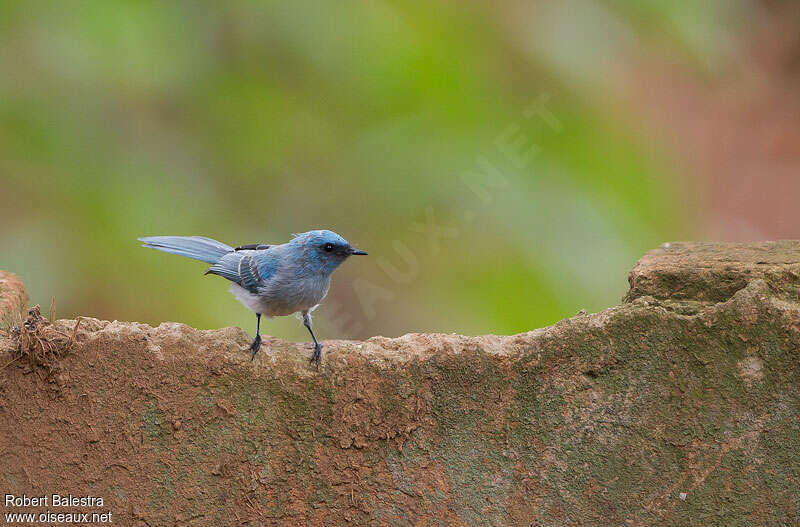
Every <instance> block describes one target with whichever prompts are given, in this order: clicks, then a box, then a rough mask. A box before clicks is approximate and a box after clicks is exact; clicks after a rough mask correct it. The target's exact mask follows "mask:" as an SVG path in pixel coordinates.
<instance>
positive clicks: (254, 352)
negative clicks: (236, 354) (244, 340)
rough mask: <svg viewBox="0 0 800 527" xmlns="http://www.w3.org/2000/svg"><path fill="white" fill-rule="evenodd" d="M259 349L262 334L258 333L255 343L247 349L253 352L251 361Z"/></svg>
mask: <svg viewBox="0 0 800 527" xmlns="http://www.w3.org/2000/svg"><path fill="white" fill-rule="evenodd" d="M259 349H261V335H256V338H254V339H253V343H252V344H250V347H249V348H247V349H246V350H245V351H252V352H253V354H252V355H250V360H251V361H252V360H253V359H255V358H256V353H258V350H259Z"/></svg>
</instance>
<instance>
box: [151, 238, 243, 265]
mask: <svg viewBox="0 0 800 527" xmlns="http://www.w3.org/2000/svg"><path fill="white" fill-rule="evenodd" d="M139 241H140V242H143V244H142V247H149V248H151V249H156V250H158V251H164V252H165V253H170V254H177V255H178V256H185V257H186V258H192V259H194V260H200V261H201V262H206V263H210V264H215V263H217V262H218V261H219V259H220V258H222V257H223V256H224V255H226V254H228V253H229V252H232V251H233V247H231V246H229V245H225V244H224V243H221V242H218V241H217V240H212V239H211V238H206V237H204V236H147V237H145V238H139Z"/></svg>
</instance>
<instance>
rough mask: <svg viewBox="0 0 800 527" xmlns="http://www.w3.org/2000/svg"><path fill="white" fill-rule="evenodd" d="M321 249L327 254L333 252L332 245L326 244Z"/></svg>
mask: <svg viewBox="0 0 800 527" xmlns="http://www.w3.org/2000/svg"><path fill="white" fill-rule="evenodd" d="M323 249H325V252H328V253H329V252H331V251H332V250H333V244H332V243H326V244H325V246H324V247H323Z"/></svg>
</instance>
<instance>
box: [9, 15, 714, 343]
mask: <svg viewBox="0 0 800 527" xmlns="http://www.w3.org/2000/svg"><path fill="white" fill-rule="evenodd" d="M726 5H727V4H726ZM726 5H723V4H721V3H715V2H711V3H698V2H688V1H687V2H677V3H676V2H656V1H648V2H626V1H623V0H607V1H606V2H605V3H594V2H584V1H577V0H571V1H569V2H567V3H566V4H562V3H554V2H553V3H549V2H533V3H530V4H527V3H524V2H518V3H509V4H508V5H507V6H504V7H502V8H501V7H498V6H495V5H494V4H492V3H488V2H487V3H486V4H477V3H461V2H441V1H434V2H420V1H411V2H396V1H369V2H367V1H362V2H245V1H237V0H233V1H229V2H225V3H223V4H218V3H215V2H213V3H212V2H205V3H204V2H186V1H183V2H180V1H178V2H152V1H122V0H105V1H103V2H99V1H84V2H44V1H37V0H26V1H10V0H6V1H4V2H2V3H0V222H2V228H0V268H5V269H9V270H11V271H14V272H17V273H19V274H20V275H22V276H23V278H24V279H25V281H26V283H27V284H28V287H29V290H30V293H31V296H32V299H33V301H34V302H39V303H41V304H42V305H43V306H48V305H49V304H50V298H51V296H55V298H56V304H57V306H58V313H57V314H58V316H73V315H76V314H82V315H94V316H98V317H101V318H108V319H135V320H141V321H145V322H149V323H158V322H160V321H164V320H177V321H181V322H186V323H188V324H192V325H195V326H198V327H207V328H208V327H219V326H224V325H233V324H236V325H241V326H243V327H245V328H246V329H247V330H248V331H251V330H252V329H254V328H253V327H252V326H253V325H254V320H253V318H254V317H252V315H251V314H250V313H249V312H247V311H246V310H245V309H244V308H243V307H242V306H240V305H239V304H238V303H237V302H236V301H235V300H234V299H233V297H232V296H230V295H228V293H227V292H226V290H227V284H226V283H224V281H223V280H221V279H218V278H216V277H203V275H202V273H203V270H204V266H203V264H201V263H198V262H192V261H189V260H185V259H181V258H178V257H175V256H170V255H165V254H161V253H158V252H155V251H149V250H144V249H141V248H139V244H138V243H137V242H136V238H137V237H138V236H142V235H154V234H203V235H207V236H211V237H214V238H217V239H219V240H222V241H225V242H227V243H229V244H234V245H235V244H241V243H248V242H256V241H257V242H282V241H285V240H287V239H288V237H289V235H290V233H292V232H300V231H304V230H308V229H311V228H317V227H327V228H331V229H333V230H336V231H337V232H339V233H341V234H342V235H344V236H345V237H346V238H348V239H349V240H350V241H351V242H353V244H354V245H357V246H358V247H363V248H364V249H367V250H369V252H370V256H369V257H368V258H364V259H358V260H354V261H350V262H348V263H347V264H346V265H345V266H344V267H343V268H342V269H341V270H340V271H338V272H337V274H336V275H335V279H334V283H333V288H332V291H331V294H330V296H329V301H327V302H326V304H323V307H322V308H320V310H319V311H318V312H317V313H318V317H317V320H318V324H319V326H320V328H321V330H320V334H321V335H323V336H324V337H325V338H335V337H363V336H369V335H373V334H384V335H397V334H401V333H403V332H406V331H430V330H436V331H457V332H463V333H473V334H475V333H511V332H520V331H525V330H529V329H532V328H535V327H538V326H542V325H545V324H548V323H552V322H554V321H556V320H558V319H559V318H562V317H565V316H569V315H572V314H574V313H575V312H576V311H578V310H579V309H581V308H586V309H589V310H597V309H600V308H603V307H605V306H608V305H611V304H614V303H616V302H617V301H618V300H619V298H620V297H621V296H622V294H623V293H624V291H625V290H626V281H625V276H626V272H627V270H628V269H629V268H630V267H631V266H632V265H633V263H634V262H635V261H636V259H637V258H638V257H639V256H640V255H641V254H642V253H643V252H644V251H646V250H648V249H650V248H653V247H654V246H657V245H658V244H660V243H662V242H663V241H666V240H669V239H674V238H684V237H691V234H692V230H691V228H690V225H691V223H692V218H691V217H687V216H686V211H685V210H683V209H681V207H680V204H679V196H678V193H677V192H676V188H677V187H676V172H677V171H676V169H675V167H674V163H673V162H672V161H671V160H670V159H669V157H668V156H667V155H666V154H665V153H664V152H663V151H661V149H660V148H659V147H658V146H657V145H653V144H648V143H647V142H646V140H645V139H642V138H641V136H640V135H639V134H638V133H637V131H636V129H635V127H632V126H631V123H634V122H635V121H636V116H635V115H629V114H628V113H627V112H626V111H625V109H623V108H619V107H615V106H614V105H613V104H608V101H607V100H606V98H604V97H603V95H602V93H598V91H599V90H598V89H597V86H598V81H599V80H601V79H602V77H603V75H604V71H603V68H597V67H594V68H592V67H589V66H590V65H592V64H594V65H595V66H596V65H597V64H602V61H601V62H598V60H601V59H604V60H614V59H615V55H614V54H615V53H617V52H618V51H619V49H618V46H631V45H635V46H647V45H653V46H664V45H665V44H664V43H665V42H666V43H667V44H666V45H667V46H668V47H669V49H671V50H672V52H673V53H675V54H687V55H695V56H704V57H709V56H713V53H715V52H716V49H714V48H713V46H712V47H711V48H706V47H704V43H706V42H708V41H710V40H713V39H716V38H717V37H716V35H717V33H718V32H719V30H720V28H719V24H722V23H723V20H724V18H723V17H722V16H721V15H720V14H721V13H723V12H724V13H727V11H726V9H728V7H726ZM556 6H561V7H556ZM564 6H567V7H566V8H565V7H564ZM554 9H559V10H560V11H559V13H560V14H558V13H557V14H558V16H557V17H556V18H553V17H552V16H551V17H549V18H548V15H547V14H548V13H551V14H552V11H553V10H554ZM598 10H601V11H602V13H603V15H602V17H600V18H598V17H597V12H598ZM542 20H545V21H547V23H548V24H550V22H553V26H552V27H553V28H556V29H559V28H568V27H570V26H572V33H569V32H568V33H567V34H566V35H565V37H564V38H563V39H561V40H560V41H559V40H558V38H556V39H555V40H552V39H551V40H550V41H543V40H538V41H537V40H536V39H538V38H539V37H540V36H541V35H542V34H540V33H537V34H536V35H532V34H529V28H536V27H540V26H541V22H542ZM598 20H599V21H601V22H602V23H601V24H599V25H598V24H597V21H598ZM698 20H699V21H702V23H698V22H697V21H698ZM556 21H557V22H558V24H561V26H559V25H557V24H556ZM581 24H583V26H581ZM621 29H624V32H627V33H628V34H629V35H631V37H630V38H633V39H634V41H633V43H631V41H628V40H625V39H622V40H620V39H619V37H620V35H621V34H622V33H621V31H620V30H621ZM576 33H577V35H576ZM637 35H638V36H637ZM653 35H662V36H664V37H665V38H663V39H651V38H650V37H652V36H653ZM545 36H546V35H545ZM556 36H557V35H556ZM573 37H577V38H578V40H577V41H576V40H575V39H574V38H573ZM584 37H585V38H584ZM609 42H612V43H614V46H617V47H609V45H608V43H609ZM581 53H583V54H584V55H585V57H584V60H583V62H581V61H580V60H577V59H576V57H577V58H580V56H581V55H580V54H581ZM599 53H605V55H603V56H602V57H600V56H599V55H598V54H599ZM565 64H566V67H565V66H564V65H565ZM570 67H571V68H572V71H573V72H575V71H578V72H580V73H581V74H580V75H573V74H570V70H569V68H570ZM585 72H588V75H587V74H586V73H585ZM432 225H433V227H432ZM440 234H441V236H440ZM266 328H267V329H266V331H267V332H268V333H272V334H275V335H278V336H281V337H287V338H294V339H304V338H306V336H305V331H304V329H303V328H302V327H301V325H300V324H298V323H297V322H296V321H294V320H291V319H282V320H276V321H271V322H268V323H267V325H266Z"/></svg>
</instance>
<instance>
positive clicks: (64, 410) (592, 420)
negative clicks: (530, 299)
mask: <svg viewBox="0 0 800 527" xmlns="http://www.w3.org/2000/svg"><path fill="white" fill-rule="evenodd" d="M782 243H788V242H782ZM692 247H693V246H691V245H683V244H682V245H681V246H680V251H681V253H680V254H681V256H680V258H678V259H676V256H675V253H670V252H669V251H665V250H664V249H661V250H659V251H655V252H653V253H650V254H648V255H647V256H646V257H645V258H643V259H642V261H641V262H640V263H639V265H637V268H636V269H635V270H634V272H633V273H632V275H631V276H632V281H631V283H632V288H631V293H629V295H628V297H627V299H628V301H627V302H626V303H624V304H622V305H620V306H617V307H613V308H611V309H608V310H606V311H603V312H601V313H597V314H592V315H581V316H577V317H574V318H571V319H567V320H564V321H561V322H559V323H558V324H556V325H554V326H551V327H548V328H543V329H539V330H536V331H532V332H529V333H524V334H521V335H515V336H507V337H500V336H483V337H464V336H458V335H434V334H424V335H423V334H412V335H406V336H403V337H400V338H397V339H388V338H383V337H376V338H372V339H369V340H367V341H364V342H352V341H328V342H326V343H325V344H326V348H325V352H326V356H325V362H324V363H323V367H322V368H321V370H320V371H319V372H317V371H316V370H315V369H313V368H312V367H310V366H309V364H308V362H307V357H308V355H309V350H308V349H306V348H305V347H304V346H303V345H300V344H293V343H288V342H285V341H280V340H277V339H266V340H265V344H266V346H267V349H268V352H267V353H265V354H261V355H260V358H258V359H257V360H256V361H255V362H253V363H251V362H249V361H248V360H247V359H248V357H247V354H246V353H243V352H242V351H241V350H242V349H243V348H244V347H245V346H246V345H247V344H248V341H249V337H248V336H247V334H246V333H245V332H244V331H242V330H241V329H238V328H225V329H221V330H215V331H200V330H196V329H193V328H190V327H188V326H185V325H183V324H176V323H164V324H161V325H160V326H158V327H156V328H153V327H151V326H148V325H144V324H138V323H132V322H116V321H115V322H108V321H100V320H96V319H83V320H82V322H81V325H80V326H79V329H78V330H77V331H75V344H74V346H73V349H72V350H71V351H70V352H69V353H67V354H66V355H65V356H64V357H62V358H61V359H60V361H59V363H58V364H57V366H56V367H55V368H53V369H52V370H50V371H45V370H44V369H42V368H31V367H30V366H27V365H24V364H11V365H9V366H7V367H5V368H4V369H3V370H0V483H1V484H2V485H0V486H1V487H2V489H3V492H9V493H15V494H22V493H27V494H28V495H32V494H37V495H38V494H43V493H58V492H60V493H62V494H67V493H72V494H73V495H92V496H101V497H103V498H104V500H105V505H104V507H103V508H104V509H106V510H111V511H113V513H114V515H115V516H114V518H115V523H118V524H121V525H142V526H144V525H148V526H151V527H152V526H157V525H170V526H172V525H525V526H530V525H675V526H678V525H680V526H686V525H787V524H788V525H790V524H792V522H796V520H797V518H800V504H799V503H800V502H798V500H797V496H798V494H797V489H798V488H800V456H797V452H798V451H800V305H798V303H797V302H796V300H797V296H796V290H795V287H796V285H797V282H796V280H795V278H796V277H795V276H793V274H792V273H794V272H795V270H796V269H797V267H796V266H798V265H800V255H798V253H797V245H793V244H789V245H787V246H784V245H782V244H778V245H776V246H774V247H777V248H776V249H775V252H773V251H772V250H771V249H770V247H772V246H770V245H763V244H762V245H757V246H694V247H700V248H699V249H698V251H699V255H695V256H692V251H693V250H694V249H692ZM781 247H783V248H781ZM787 247H788V248H787ZM673 250H677V249H673ZM702 254H706V255H708V259H705V258H704V257H702V256H701V255H702ZM754 254H761V256H763V257H765V258H761V257H758V258H757V260H758V261H755V262H753V261H751V260H753V258H754V257H753V256H752V255H754ZM758 262H767V263H758ZM720 273H721V274H720ZM6 276H7V275H6ZM664 277H674V278H664ZM717 277H721V278H720V282H719V283H717V282H715V280H717ZM731 277H736V278H735V280H740V279H741V281H738V282H736V281H735V280H732V279H731ZM673 279H677V280H678V282H677V283H679V284H687V285H686V287H685V288H684V289H679V290H677V291H675V292H671V291H670V290H669V287H668V281H669V280H673ZM735 286H736V287H735ZM738 286H741V287H738ZM715 299H719V300H715ZM15 305H16V304H15ZM75 325H76V321H70V320H60V321H57V322H56V323H55V324H53V326H52V327H51V328H49V330H50V331H53V332H57V333H59V334H69V333H70V332H71V331H74V328H75ZM5 342H6V344H8V343H9V342H10V340H9V339H7V340H6V341H5ZM2 344H3V341H2V339H0V347H2ZM6 358H7V355H4V354H3V352H2V351H0V366H2V365H3V364H6V363H7V360H6ZM7 510H9V509H7ZM10 510H20V509H13V508H12V509H10ZM93 510H95V509H93ZM96 510H97V511H99V509H96Z"/></svg>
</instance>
